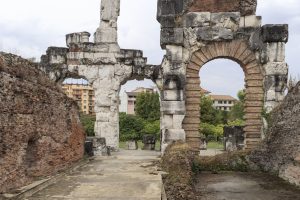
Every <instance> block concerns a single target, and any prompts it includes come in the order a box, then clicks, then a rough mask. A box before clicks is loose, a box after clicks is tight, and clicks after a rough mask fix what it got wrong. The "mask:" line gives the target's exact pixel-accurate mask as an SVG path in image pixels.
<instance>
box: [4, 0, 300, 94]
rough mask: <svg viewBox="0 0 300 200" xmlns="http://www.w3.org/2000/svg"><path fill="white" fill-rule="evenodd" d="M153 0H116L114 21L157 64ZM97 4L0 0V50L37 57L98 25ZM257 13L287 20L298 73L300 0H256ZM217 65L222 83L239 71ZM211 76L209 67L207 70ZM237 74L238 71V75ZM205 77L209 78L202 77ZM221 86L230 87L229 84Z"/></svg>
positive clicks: (129, 44) (290, 57)
mask: <svg viewBox="0 0 300 200" xmlns="http://www.w3.org/2000/svg"><path fill="white" fill-rule="evenodd" d="M156 4H157V0H121V16H120V18H119V23H118V24H119V43H120V46H121V47H122V48H134V49H141V50H143V51H144V55H145V56H146V57H148V61H149V63H152V64H160V63H161V60H162V56H163V54H164V52H163V51H162V50H161V48H160V41H159V34H160V25H159V24H158V22H157V21H156V6H157V5H156ZM99 10H100V0H88V1H86V0H51V1H50V0H26V1H24V0H9V1H8V0H7V1H3V2H1V7H0V27H1V29H0V50H5V51H10V52H13V53H18V54H20V55H22V56H24V57H40V55H41V54H43V53H44V52H45V50H46V49H47V47H48V46H65V35H66V34H68V33H72V32H78V31H88V32H91V33H94V31H95V30H96V28H97V27H98V25H99V18H100V15H99V12H100V11H99ZM257 14H258V15H261V16H262V18H263V23H264V24H266V23H279V24H281V23H288V24H289V28H290V40H289V43H288V45H287V56H286V57H287V62H288V63H289V65H290V72H291V73H292V74H293V75H294V76H296V75H297V74H300V68H299V67H298V57H299V56H298V54H299V52H300V45H298V44H299V42H300V1H299V0H285V1H282V0H258V10H257ZM212 62H213V61H212ZM218 71H220V72H221V74H224V77H225V78H224V77H220V78H219V79H220V80H221V82H223V83H225V82H228V81H226V77H228V76H229V75H230V77H231V76H232V75H233V74H235V73H238V72H235V71H231V69H229V68H227V69H220V70H218ZM226 74H227V76H226ZM214 76H215V72H214V71H213V72H210V74H208V75H207V77H214ZM242 76H243V74H242V73H241V74H240V75H239V77H242ZM232 79H233V78H232ZM203 80H204V79H203ZM210 80H212V78H208V80H207V81H205V82H209V81H210ZM215 82H216V81H215ZM238 82H240V83H239V85H241V84H243V81H238V80H237V81H236V83H238ZM134 84H136V83H134ZM143 84H145V85H147V86H149V84H150V83H148V82H147V83H139V85H143ZM131 85H132V84H131ZM233 85H234V84H233ZM130 87H131V86H130ZM211 87H212V88H208V89H209V90H213V91H214V90H216V91H217V89H218V88H221V87H220V84H212V86H211ZM228 87H229V86H228ZM225 92H228V93H232V91H230V90H227V91H225Z"/></svg>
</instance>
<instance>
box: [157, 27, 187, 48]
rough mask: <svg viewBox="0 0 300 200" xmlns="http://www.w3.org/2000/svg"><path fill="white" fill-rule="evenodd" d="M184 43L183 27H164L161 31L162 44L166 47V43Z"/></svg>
mask: <svg viewBox="0 0 300 200" xmlns="http://www.w3.org/2000/svg"><path fill="white" fill-rule="evenodd" d="M168 44H171V45H172V44H173V45H183V29H182V28H163V29H161V33H160V45H161V47H162V48H163V49H164V48H165V46H166V45H168Z"/></svg>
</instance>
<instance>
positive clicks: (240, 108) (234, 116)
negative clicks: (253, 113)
mask: <svg viewBox="0 0 300 200" xmlns="http://www.w3.org/2000/svg"><path fill="white" fill-rule="evenodd" d="M245 96H246V94H245V90H240V91H239V92H238V98H239V101H237V102H236V103H235V104H234V106H233V107H232V109H231V111H230V112H229V117H228V118H229V121H235V120H243V119H244V115H245V112H244V108H245V107H244V104H245Z"/></svg>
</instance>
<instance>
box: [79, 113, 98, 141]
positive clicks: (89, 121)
mask: <svg viewBox="0 0 300 200" xmlns="http://www.w3.org/2000/svg"><path fill="white" fill-rule="evenodd" d="M80 121H81V124H82V126H83V128H84V130H85V133H86V135H87V136H95V132H94V126H95V121H96V116H94V115H85V114H83V113H81V114H80Z"/></svg>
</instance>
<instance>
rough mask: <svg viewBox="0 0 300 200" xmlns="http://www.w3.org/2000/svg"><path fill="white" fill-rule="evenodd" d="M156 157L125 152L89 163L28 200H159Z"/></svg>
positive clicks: (159, 179) (159, 184)
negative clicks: (154, 162)
mask: <svg viewBox="0 0 300 200" xmlns="http://www.w3.org/2000/svg"><path fill="white" fill-rule="evenodd" d="M158 155H159V153H157V152H153V151H152V152H151V151H141V150H138V151H125V150H122V151H121V152H118V153H113V155H112V156H111V157H104V158H103V157H99V158H96V159H95V160H92V161H91V162H89V163H88V164H87V165H84V166H82V167H80V168H78V169H77V170H75V171H74V172H72V173H71V174H69V175H66V176H64V177H63V178H62V179H61V180H59V181H58V182H56V183H55V184H53V185H50V186H49V187H47V188H45V189H44V190H42V191H40V192H38V193H36V194H35V195H33V196H32V197H30V198H27V199H28V200H37V199H39V200H45V199H50V200H61V199H74V200H96V199H97V200H108V199H110V200H117V199H118V200H122V199H124V200H125V199H126V200H141V199H145V200H160V199H161V187H162V182H161V176H160V175H158V174H157V172H156V167H155V166H154V165H153V161H155V160H157V159H158Z"/></svg>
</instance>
